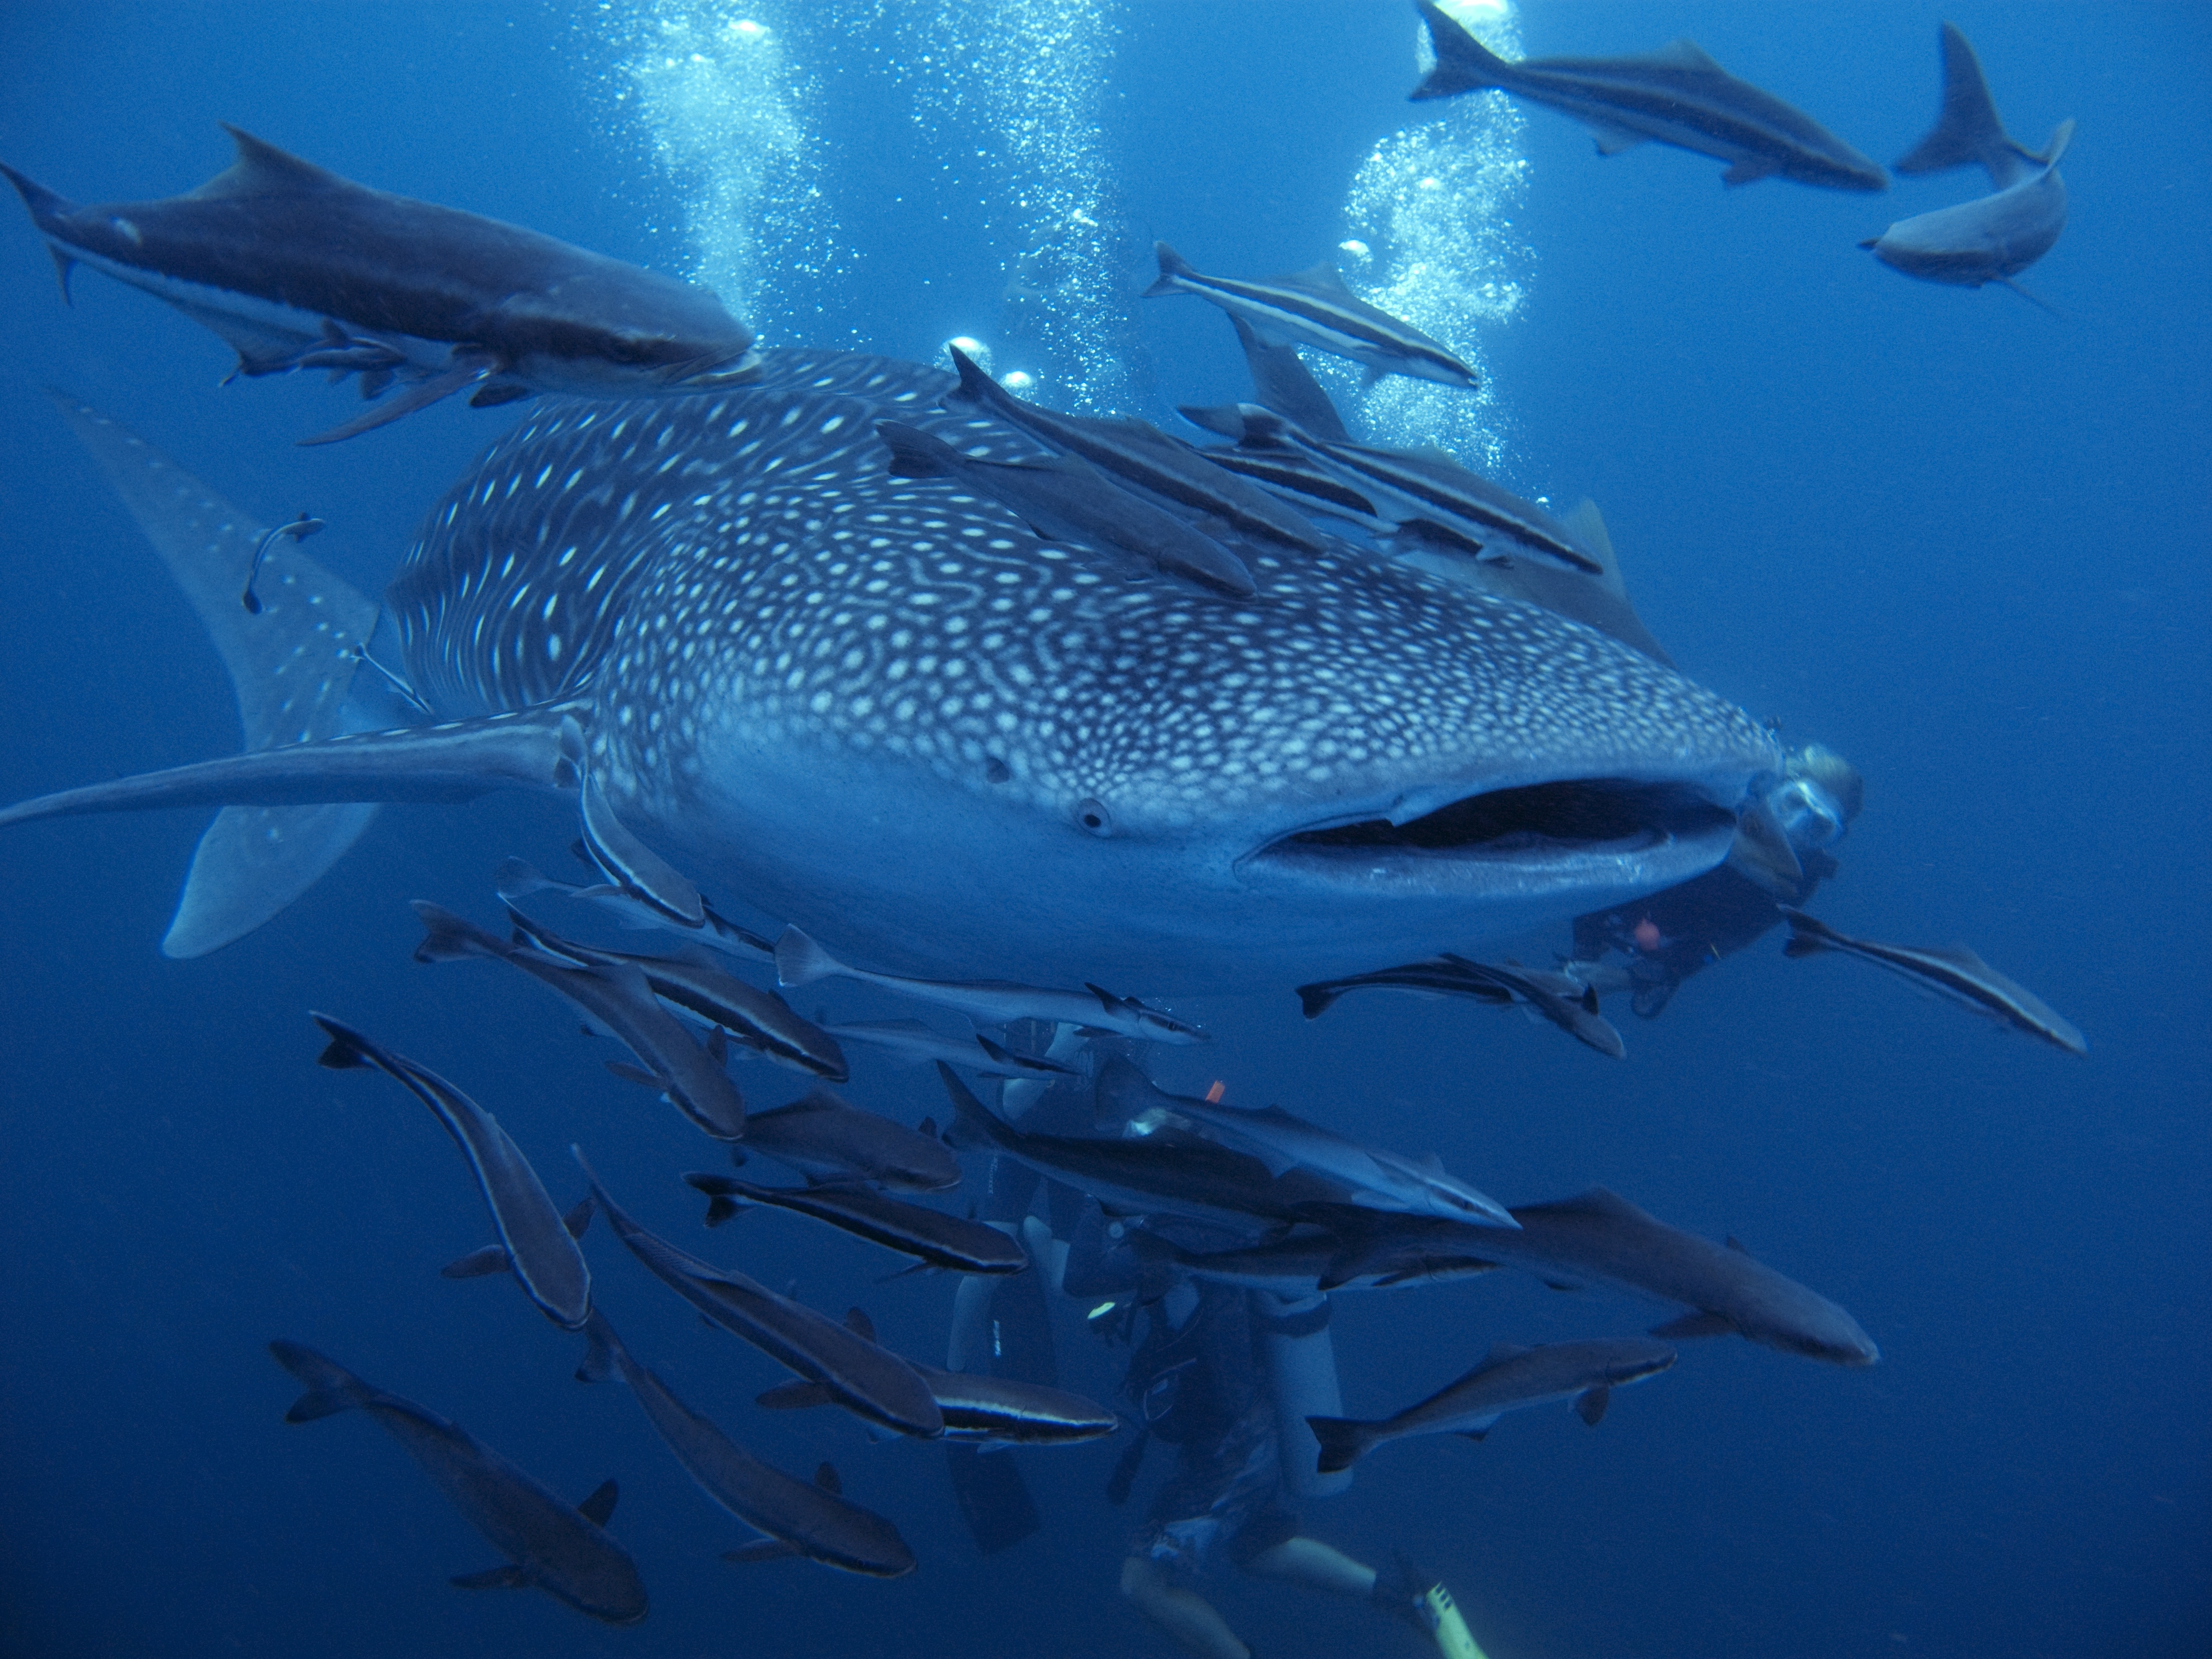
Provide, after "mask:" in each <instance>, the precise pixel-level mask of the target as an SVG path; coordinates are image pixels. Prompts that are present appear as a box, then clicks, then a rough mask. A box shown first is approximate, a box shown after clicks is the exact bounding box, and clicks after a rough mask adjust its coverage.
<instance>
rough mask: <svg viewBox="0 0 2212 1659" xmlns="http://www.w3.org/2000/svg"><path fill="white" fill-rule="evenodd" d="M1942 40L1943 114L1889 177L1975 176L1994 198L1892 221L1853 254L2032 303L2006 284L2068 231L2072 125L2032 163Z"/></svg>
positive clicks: (1950, 39)
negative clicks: (1956, 172)
mask: <svg viewBox="0 0 2212 1659" xmlns="http://www.w3.org/2000/svg"><path fill="white" fill-rule="evenodd" d="M1941 38H1942V49H1943V107H1942V112H1941V113H1940V114H1939V115H1938V116H1937V117H1936V126H1935V129H1934V131H1931V132H1929V135H1928V136H1927V137H1925V138H1923V139H1922V140H1921V141H1920V143H1919V144H1918V145H1917V147H1916V148H1915V149H1913V151H1912V153H1911V155H1907V156H1906V157H1905V159H1904V160H1903V161H1899V163H1898V164H1897V170H1898V171H1899V173H1942V172H1944V171H1946V170H1948V169H1949V168H1951V167H1972V166H1979V167H1981V168H1982V169H1983V171H1984V172H1985V173H1988V174H1989V175H1990V188H1991V189H1992V190H1993V191H1994V192H1995V193H1994V194H1992V195H1989V196H1984V197H1982V198H1981V199H1980V200H1979V201H1976V202H1964V203H1961V204H1960V205H1958V206H1957V207H1948V208H1938V209H1936V211H1935V212H1933V213H1923V214H1919V215H1917V216H1915V217H1913V218H1911V219H1900V220H1899V221H1898V222H1896V223H1895V224H1893V225H1892V226H1891V227H1890V228H1888V229H1887V230H1885V231H1884V232H1882V234H1881V235H1879V236H1870V237H1869V238H1868V239H1867V240H1865V241H1863V242H1861V243H1860V244H1859V246H1861V247H1863V248H1869V249H1871V250H1872V251H1873V253H1874V257H1875V258H1877V259H1879V260H1881V262H1882V264H1886V265H1887V266H1888V267H1889V268H1890V269H1891V270H1901V271H1903V272H1904V273H1905V275H1906V276H1917V277H1918V278H1919V279H1920V280H1921V281H1922V282H1923V283H1955V284H1957V285H1958V286H1960V287H1962V288H1979V287H1980V286H1981V285H1982V284H1983V283H2003V284H2004V285H2005V286H2006V287H2007V288H2009V289H2014V290H2015V292H2017V293H2021V294H2022V295H2023V296H2024V297H2026V298H2028V299H2034V296H2033V295H2028V294H2027V293H2026V291H2025V290H2024V289H2021V288H2020V287H2019V285H2018V284H2017V283H2015V282H2014V281H2013V280H2012V279H2013V278H2014V277H2015V276H2018V275H2019V274H2020V273H2021V271H2023V270H2027V268H2028V267H2029V266H2030V265H2032V264H2034V263H2035V262H2036V261H2037V260H2038V259H2040V258H2042V257H2043V256H2044V255H2045V254H2046V253H2048V252H2051V246H2052V245H2053V244H2054V243H2056V242H2057V240H2058V236H2059V233H2060V232H2062V231H2063V230H2064V229H2065V228H2066V181H2065V180H2064V179H2062V178H2060V177H2059V176H2058V158H2059V157H2060V156H2062V155H2064V154H2065V153H2066V146H2067V144H2068V143H2069V142H2070V141H2071V140H2072V138H2073V137H2074V124H2073V122H2071V121H2061V122H2060V123H2059V124H2058V127H2057V131H2054V132H2053V133H2052V134H2051V142H2050V143H2048V144H2046V145H2045V146H2044V148H2043V153H2042V154H2041V155H2037V154H2036V153H2035V152H2034V151H2033V150H2031V149H2026V148H2025V147H2023V146H2022V145H2021V144H2019V143H2015V141H2014V140H2013V139H2012V138H2011V137H2009V136H2008V135H2007V133H2006V131H2005V130H2004V123H2003V122H2002V121H2000V120H1999V119H1998V118H1997V106H1996V102H1995V100H1992V99H1991V98H1990V83H1989V82H1987V81H1985V80H1984V79H1983V77H1982V65H1981V63H1980V61H1979V60H1978V58H1975V56H1974V49H1973V47H1972V46H1969V45H1968V44H1967V43H1966V36H1965V35H1963V34H1961V33H1960V32H1959V30H1958V28H1957V27H1956V26H1955V25H1954V24H1950V23H1946V24H1944V25H1943V28H1942V37H1941ZM2036 303H2037V304H2038V305H2040V304H2042V301H2039V300H2038V301H2036Z"/></svg>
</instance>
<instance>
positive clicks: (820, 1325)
mask: <svg viewBox="0 0 2212 1659" xmlns="http://www.w3.org/2000/svg"><path fill="white" fill-rule="evenodd" d="M568 1150H569V1152H571V1153H573V1154H574V1157H575V1159H576V1162H577V1163H578V1164H580V1165H582V1167H583V1170H584V1175H585V1177H586V1179H587V1180H588V1181H590V1182H591V1183H592V1197H594V1198H596V1199H598V1200H599V1207H600V1208H601V1209H603V1210H605V1212H607V1222H608V1225H611V1227H613V1229H614V1230H615V1236H616V1237H618V1238H620V1239H621V1240H622V1242H623V1243H624V1244H626V1245H628V1246H629V1251H630V1254H631V1255H635V1257H636V1258H637V1259H638V1260H639V1261H642V1262H643V1263H644V1264H645V1265H646V1266H647V1267H648V1268H650V1269H651V1270H652V1272H653V1276H654V1277H655V1278H656V1279H659V1280H660V1282H661V1283H662V1284H664V1285H667V1286H668V1288H669V1289H670V1290H671V1291H675V1292H676V1294H677V1295H678V1296H680V1297H683V1298H684V1300H685V1301H686V1302H689V1303H690V1304H691V1305H692V1306H693V1307H695V1308H696V1309H698V1310H699V1311H700V1312H701V1313H702V1314H704V1315H706V1316H707V1317H708V1319H710V1320H712V1321H713V1322H714V1323H715V1324H717V1325H720V1327H721V1328H723V1329H724V1330H726V1331H728V1332H729V1333H731V1334H732V1335H734V1336H739V1337H743V1338H744V1340H746V1341H748V1342H750V1343H751V1344H752V1345H753V1346H755V1347H757V1348H758V1349H759V1350H760V1351H761V1352H763V1353H764V1354H766V1355H768V1357H769V1358H771V1359H773V1360H775V1362H776V1363H777V1364H780V1365H782V1366H785V1367H787V1369H789V1370H793V1371H796V1372H797V1373H798V1374H799V1376H803V1377H805V1378H806V1380H807V1381H809V1382H811V1383H821V1384H822V1385H823V1387H824V1388H825V1389H829V1392H830V1393H831V1394H832V1395H835V1396H836V1401H837V1403H838V1404H839V1405H841V1406H842V1407H845V1408H846V1409H847V1410H848V1411H851V1412H854V1413H857V1414H859V1415H860V1416H861V1417H865V1418H866V1419H868V1420H869V1421H870V1422H872V1423H879V1424H881V1425H883V1426H884V1427H885V1428H887V1429H890V1430H891V1431H893V1432H894V1433H897V1434H909V1435H915V1436H917V1437H921V1438H923V1439H929V1438H932V1437H935V1436H937V1435H939V1434H942V1433H943V1432H944V1431H945V1419H944V1417H943V1416H942V1415H941V1414H940V1413H939V1411H938V1409H937V1405H936V1402H935V1401H933V1400H932V1399H931V1398H930V1396H929V1390H928V1389H927V1388H926V1387H924V1386H923V1384H922V1382H921V1378H920V1377H918V1376H915V1374H914V1370H913V1368H912V1367H910V1366H909V1365H908V1364H907V1363H906V1361H905V1360H903V1359H902V1358H899V1357H898V1355H896V1354H895V1353H893V1352H890V1349H888V1348H879V1347H878V1346H876V1345H875V1344H874V1343H872V1342H868V1341H864V1340H861V1339H860V1338H859V1337H857V1336H855V1335H854V1334H853V1333H852V1332H850V1331H848V1330H847V1329H846V1328H844V1327H843V1326H842V1325H840V1324H838V1323H837V1322H836V1321H835V1320H832V1319H824V1318H823V1316H821V1315H820V1314H818V1313H816V1312H815V1311H814V1310H812V1309H811V1308H808V1307H805V1306H802V1305H801V1304H799V1303H796V1302H793V1300H792V1299H791V1298H790V1297H787V1296H778V1295H777V1294H776V1293H775V1291H771V1290H770V1289H769V1288H768V1286H767V1285H763V1284H761V1283H759V1282H758V1281H757V1280H756V1279H750V1278H748V1277H746V1275H744V1273H739V1272H738V1270H737V1269H736V1268H734V1267H715V1266H714V1265H713V1264H712V1263H711V1262H706V1261H701V1260H699V1258H698V1257H697V1256H696V1255H690V1253H688V1252H687V1251H684V1250H679V1249H677V1248H676V1247H675V1246H674V1245H673V1244H671V1243H669V1242H668V1241H667V1240H666V1239H664V1238H660V1237H656V1236H655V1235H653V1234H652V1233H649V1232H647V1231H646V1230H645V1229H644V1228H642V1227H641V1226H639V1225H637V1223H636V1222H635V1221H633V1220H632V1219H631V1218H630V1217H629V1213H628V1212H625V1211H624V1210H623V1209H622V1208H621V1207H620V1206H617V1204H616V1203H615V1201H614V1200H612V1199H611V1198H609V1197H608V1196H607V1193H606V1188H604V1187H602V1186H600V1185H599V1177H598V1176H595V1175H593V1174H592V1166H591V1165H590V1164H586V1163H585V1162H584V1155H583V1153H582V1152H581V1151H580V1150H579V1149H578V1148H576V1147H574V1146H571V1147H570V1148H569V1149H568Z"/></svg>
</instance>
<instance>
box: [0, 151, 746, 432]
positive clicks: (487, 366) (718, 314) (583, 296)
mask: <svg viewBox="0 0 2212 1659" xmlns="http://www.w3.org/2000/svg"><path fill="white" fill-rule="evenodd" d="M224 130H225V131H228V133H229V134H230V136H231V137H232V138H233V139H234V141H235V142H236V143H237V145H238V159H237V161H235V162H234V163H233V164H232V165H231V167H230V168H229V169H228V171H227V172H224V173H220V174H218V175H217V176H216V177H215V178H213V179H210V180H209V181H208V182H207V183H206V184H204V185H201V186H200V187H199V188H198V189H197V190H195V191H189V192H187V193H186V194H185V195H182V196H171V197H164V198H162V199H161V200H159V201H149V202H103V203H100V204H96V205H94V206H90V207H79V206H77V205H76V204H75V203H73V202H68V201H64V200H63V199H62V197H58V196H57V195H55V194H54V193H53V192H52V191H48V190H44V189H41V188H40V186H39V185H35V184H33V183H32V182H31V180H29V179H26V178H25V177H24V176H23V175H22V174H21V173H16V172H15V171H14V170H13V169H10V168H4V167H0V173H5V174H6V176H7V178H8V179H9V182H10V183H12V184H13V185H15V189H16V191H17V193H18V194H20V195H21V197H22V198H23V204H24V205H25V206H26V207H27V208H29V209H30V210H31V218H32V221H33V223H35V224H36V225H37V226H38V228H39V230H40V234H43V235H44V236H45V237H46V241H47V244H48V246H50V248H51V249H52V253H53V257H54V264H55V267H56V269H58V270H59V271H60V272H61V276H62V296H63V298H64V299H67V298H68V297H69V274H70V267H71V266H72V265H76V264H88V265H92V266H94V267H95V268H96V269H98V270H103V271H105V272H106V273H107V275H109V276H112V277H114V278H116V280H118V282H124V283H129V284H131V287H133V288H137V289H143V290H144V291H145V292H147V293H149V294H151V295H154V296H155V297H156V298H157V299H161V300H165V301H167V302H168V303H169V304H171V305H173V306H174V307H176V308H177V309H178V310H179V311H181V312H183V313H185V316H187V317H189V318H191V319H192V320H193V321H194V322H196V323H198V324H200V325H202V326H203V327H205V328H209V329H212V330H213V331H215V332H216V333H217V334H219V335H221V336H222V337H223V338H224V339H225V340H227V341H228V342H229V343H230V344H231V345H232V346H234V348H236V349H237V352H238V370H237V372H238V373H239V374H245V375H249V376H253V375H262V374H283V373H284V372H286V371H287V370H291V369H301V368H307V369H314V368H320V369H328V370H330V371H331V373H332V374H338V375H344V374H353V373H358V374H360V375H361V377H362V392H363V394H364V395H368V396H374V394H376V393H377V392H382V391H383V390H384V389H385V388H386V386H390V385H391V384H392V381H393V380H394V379H395V378H396V379H398V380H404V381H407V382H409V383H410V385H409V388H408V390H407V391H406V392H404V393H403V394H402V395H400V396H399V397H398V398H393V399H392V401H391V402H390V403H388V404H382V405H380V406H379V407H377V408H375V409H374V410H371V411H370V412H369V413H368V414H367V415H364V416H361V417H360V418H359V419H357V420H353V421H349V422H346V424H345V425H343V426H341V427H339V428H337V429H336V430H334V431H331V432H326V433H325V434H323V435H321V436H320V437H319V438H313V439H309V440H307V441H308V442H310V443H330V442H333V441H336V440H337V439H341V438H350V437H352V436H354V435H356V433H361V432H366V431H368V430H369V429H370V428H374V427H379V426H383V425H385V424H386V422H392V421H396V420H398V418H399V417H400V416H403V415H408V414H411V413H412V412H414V411H415V410H418V409H421V408H423V407H425V406H426V405H428V404H433V403H435V402H436V401H438V399H440V398H445V397H448V396H451V395H452V394H453V393H455V392H471V393H473V395H472V396H471V398H470V399H469V401H470V402H471V404H476V405H477V406H478V407H483V406H485V405H488V404H502V403H507V402H509V401H511V400H512V399H513V398H521V397H526V396H528V395H529V394H530V393H532V392H574V393H576V394H579V395H580V396H583V397H588V398H623V397H628V398H635V397H648V396H654V395H659V394H665V393H671V392H673V393H681V392H702V391H710V390H714V389H715V388H718V387H721V386H734V385H738V384H739V383H741V382H744V381H746V380H751V379H753V378H755V376H756V375H757V374H758V361H759V360H758V358H757V356H755V355H754V354H753V353H752V351H751V350H750V347H751V344H752V336H751V334H750V331H747V329H746V328H745V326H744V324H742V323H740V322H738V320H737V319H735V318H733V317H732V316H731V315H730V314H729V313H727V312H726V311H725V310H723V309H722V303H721V301H720V300H718V299H716V298H715V297H714V293H713V291H712V290H710V289H704V288H701V287H698V286H696V284H693V283H680V282H678V281H676V280H674V279H673V278H671V277H667V276H657V275H655V274H654V273H653V272H652V271H649V270H640V269H639V268H638V267H636V266H635V265H629V264H623V263H622V262H621V261H620V260H618V259H610V258H606V257H605V255H603V254H598V253H590V252H586V251H585V250H584V249H582V248H580V247H574V246H570V245H569V244H568V243H566V242H560V241H556V240H554V239H553V238H552V237H550V236H543V235H540V234H538V233H537V232H536V231H532V230H525V229H523V228H521V227H520V226H518V225H509V224H502V223H501V222H499V221H498V220H496V219H485V218H480V217H478V216H477V215H475V214H473V213H462V212H459V211H457V210H454V209H452V208H445V207H439V206H436V205H435V204H431V203H428V202H416V201H410V200H409V199H408V198H407V197H404V196H389V195H386V193H385V192H384V191H380V190H369V189H367V188H365V187H364V186H362V185H356V184H355V183H353V182H352V181H351V180H349V179H342V178H340V177H339V176H338V175H337V173H329V172H325V170H324V169H323V168H321V167H316V166H314V165H313V163H311V162H307V161H301V159H300V158H299V157H298V156H296V155H287V154H286V153H285V152H284V151H283V150H281V149H277V148H276V146H275V145H274V144H270V143H263V142H262V141H261V140H260V139H258V138H256V137H253V135H252V134H251V133H249V132H243V131H240V130H239V129H238V128H236V127H234V126H228V125H226V126H225V129H224Z"/></svg>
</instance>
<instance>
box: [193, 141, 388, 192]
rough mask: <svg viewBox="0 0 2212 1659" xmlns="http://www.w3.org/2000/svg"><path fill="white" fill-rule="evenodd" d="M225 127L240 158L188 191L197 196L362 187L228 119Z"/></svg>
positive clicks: (357, 188)
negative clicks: (303, 159)
mask: <svg viewBox="0 0 2212 1659" xmlns="http://www.w3.org/2000/svg"><path fill="white" fill-rule="evenodd" d="M222 130H223V131H225V132H227V133H228V134H229V135H230V136H231V138H232V141H233V142H234V143H236V144H237V145H238V159H237V160H236V161H233V162H232V163H231V164H230V165H229V166H228V167H225V168H224V169H223V170H222V172H221V173H216V176H215V177H214V178H212V179H209V180H208V181H207V183H205V184H204V185H201V186H200V187H199V188H198V189H197V190H195V191H191V192H189V193H190V194H191V196H192V197H193V198H194V199H195V200H197V201H203V202H204V201H207V200H209V199H210V198H212V197H223V196H299V195H304V194H306V193H307V192H309V191H332V190H359V189H361V186H360V185H356V183H354V181H353V180H352V179H343V178H340V177H339V176H338V175H337V173H332V172H330V171H329V170H328V169H326V168H324V167H317V166H316V165H315V164H314V163H313V161H301V159H300V158H299V157H298V156H296V155H293V154H292V153H291V151H289V150H285V149H277V148H276V145H274V144H272V143H268V142H267V141H266V140H264V139H260V138H256V137H254V136H253V135H252V133H250V132H248V131H246V130H245V129H244V128H243V127H234V126H233V125H230V123H229V122H228V121H225V122H224V123H223V124H222Z"/></svg>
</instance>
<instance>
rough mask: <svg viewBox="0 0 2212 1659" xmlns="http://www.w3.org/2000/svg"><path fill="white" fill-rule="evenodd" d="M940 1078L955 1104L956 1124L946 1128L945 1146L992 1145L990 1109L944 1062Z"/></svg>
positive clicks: (939, 1062)
mask: <svg viewBox="0 0 2212 1659" xmlns="http://www.w3.org/2000/svg"><path fill="white" fill-rule="evenodd" d="M937 1075H938V1076H939V1078H941V1079H944V1081H945V1094H946V1095H947V1096H948V1097H950V1098H951V1102H952V1121H951V1122H950V1123H948V1124H947V1125H945V1145H946V1146H954V1147H962V1146H989V1145H991V1144H992V1140H993V1139H994V1137H993V1136H992V1133H991V1128H992V1117H991V1112H990V1109H989V1108H988V1107H987V1106H985V1105H984V1104H983V1103H982V1102H981V1101H980V1100H978V1099H976V1098H975V1091H973V1090H971V1089H970V1088H969V1086H968V1085H966V1084H964V1083H963V1082H962V1081H961V1080H960V1073H957V1072H956V1071H954V1070H953V1069H952V1068H951V1066H947V1065H946V1064H945V1062H944V1061H943V1060H939V1061H938V1062H937Z"/></svg>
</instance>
